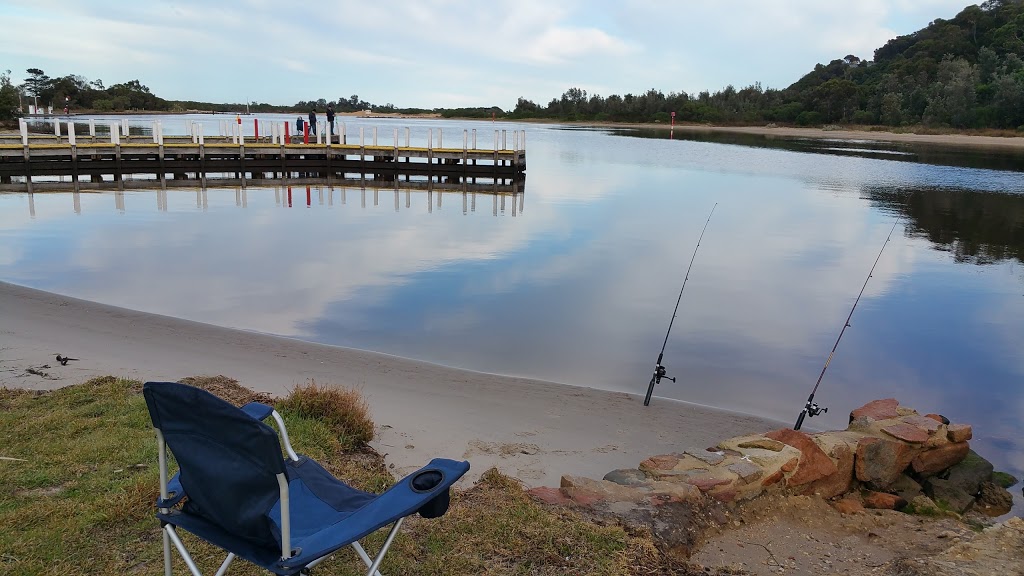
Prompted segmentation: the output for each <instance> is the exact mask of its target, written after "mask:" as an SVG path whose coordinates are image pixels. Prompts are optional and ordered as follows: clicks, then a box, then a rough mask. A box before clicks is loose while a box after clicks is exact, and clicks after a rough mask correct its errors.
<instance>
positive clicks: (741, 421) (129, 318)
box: [0, 282, 785, 486]
mask: <svg viewBox="0 0 1024 576" xmlns="http://www.w3.org/2000/svg"><path fill="white" fill-rule="evenodd" d="M56 354H62V355H64V356H70V357H72V358H77V359H78V360H77V361H73V362H69V363H68V364H67V366H61V365H60V364H59V363H57V362H56V361H55V355H56ZM29 370H31V371H33V372H36V373H35V374H33V373H31V372H29ZM219 374H222V375H225V376H228V377H231V378H235V379H237V380H238V381H239V382H240V383H241V384H243V385H245V386H248V387H250V388H252V389H254V390H258V391H265V392H270V393H272V394H284V393H286V392H287V391H288V390H289V389H290V388H291V387H293V386H295V385H296V384H301V383H304V382H306V381H307V380H309V379H310V378H314V379H316V381H317V383H321V384H335V385H345V386H351V387H356V388H358V389H360V390H362V392H363V393H364V395H365V396H366V398H367V400H368V401H369V404H370V408H371V411H372V416H373V419H374V422H376V424H377V426H378V432H379V433H378V437H377V439H376V440H375V441H374V442H373V446H374V447H375V448H376V449H377V450H378V451H380V452H381V453H382V454H386V460H387V461H388V462H389V463H391V464H394V468H395V472H396V474H401V473H403V472H408V471H411V470H413V469H415V468H417V467H419V466H421V465H423V464H425V463H426V462H427V461H429V460H430V458H432V457H438V456H443V457H449V458H465V459H467V460H469V461H470V463H471V465H472V470H471V473H470V475H469V476H468V478H467V480H469V481H472V480H473V479H475V478H476V477H478V476H479V475H480V474H481V473H482V472H483V471H485V470H487V469H488V468H490V467H491V466H497V467H498V468H499V469H500V470H501V471H503V472H505V473H507V474H510V475H513V476H515V477H517V478H520V479H521V480H523V481H524V482H525V483H526V484H527V485H529V486H540V485H548V486H551V485H557V484H558V480H559V478H560V476H561V475H562V474H575V475H584V476H590V477H594V478H601V477H602V476H603V475H604V474H605V473H607V472H609V471H611V470H613V469H616V468H635V467H636V466H637V465H638V464H639V463H640V461H641V460H643V459H644V458H647V457H648V456H651V455H654V454H661V453H668V452H678V451H681V450H684V449H687V448H700V449H703V448H706V447H708V446H712V445H714V444H716V443H717V442H718V441H719V440H720V439H723V438H726V437H729V436H734V435H738V434H744V433H750V432H758V431H765V430H770V429H774V428H780V427H783V426H785V424H782V423H779V422H773V421H770V420H765V419H760V418H756V417H752V416H748V415H744V414H738V413H733V412H726V411H721V410H716V409H712V408H707V407H702V406H697V405H693V404H687V403H683V402H678V401H672V400H665V399H660V398H655V399H654V400H653V401H652V402H651V406H649V407H644V405H643V397H642V396H637V395H630V394H624V393H615V392H607V391H602V390H596V389H593V388H583V387H576V386H567V385H564V384H555V383H551V382H543V381H538V380H528V379H523V378H510V377H505V376H498V375H493V374H484V373H479V372H471V371H466V370H459V369H454V368H449V367H445V366H439V365H436V364H430V363H426V362H419V361H414V360H409V359H404V358H399V357H395V356H389V355H386V354H378V353H374V352H367V351H361V350H353V349H347V348H340V347H336V346H326V345H321V344H313V343H309V342H302V341H298V340H293V339H288V338H279V337H275V336H268V335H264V334H258V333H252V332H245V331H240V330H231V329H227V328H221V327H217V326H212V325H208V324H202V323H198V322H191V321H186V320H180V319H176V318H171V317H167V316H160V315H155V314H147V313H142V312H135V311H131V310H126V309H123V308H116V307H112V306H106V305H103V304H97V303H94V302H88V301H85V300H79V299H76V298H70V297H66V296H60V295H57V294H52V293H48V292H42V291H39V290H34V289H31V288H24V287H20V286H15V285H12V284H7V283H3V282H0V386H3V387H8V388H15V387H17V388H32V389H53V388H58V387H61V386H67V385H71V384H77V383H80V382H83V381H85V380H87V379H89V378H91V377H94V376H104V375H114V376H123V377H128V378H134V379H138V380H142V381H147V380H178V379H180V378H183V377H186V376H213V375H219ZM646 381H647V375H645V374H638V375H637V392H638V393H642V392H644V391H645V390H646V388H645V387H646ZM642 387H643V388H644V389H643V390H641V389H640V388H642ZM299 449H301V447H300V448H299Z"/></svg>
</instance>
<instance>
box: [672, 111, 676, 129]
mask: <svg viewBox="0 0 1024 576" xmlns="http://www.w3.org/2000/svg"><path fill="white" fill-rule="evenodd" d="M672 127H673V128H675V127H676V113H675V112H673V113H672Z"/></svg>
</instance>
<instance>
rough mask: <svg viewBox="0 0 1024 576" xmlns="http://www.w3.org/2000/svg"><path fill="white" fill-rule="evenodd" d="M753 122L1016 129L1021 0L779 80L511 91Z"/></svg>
mask: <svg viewBox="0 0 1024 576" xmlns="http://www.w3.org/2000/svg"><path fill="white" fill-rule="evenodd" d="M672 112H675V113H676V119H677V120H678V121H683V122H697V123H715V124H755V123H765V122H780V123H787V124H797V125H804V126H812V125H822V124H863V125H871V124H881V125H887V126H902V125H914V124H926V125H937V126H952V127H955V128H1009V129H1019V130H1024V2H1022V0H988V1H986V2H984V3H983V4H981V5H980V6H977V5H975V6H968V7H967V8H965V9H964V10H963V11H961V12H960V13H959V14H957V15H956V17H954V18H952V19H950V20H943V19H937V20H935V21H933V22H932V23H931V24H929V25H928V26H927V27H926V28H924V29H922V30H919V31H917V32H914V33H912V34H908V35H905V36H899V37H897V38H894V39H892V40H890V41H889V42H887V43H886V44H885V45H884V46H882V47H881V48H879V49H877V50H875V53H874V60H870V61H869V60H863V59H861V58H859V57H857V56H855V55H852V54H850V55H847V56H846V57H845V58H842V59H837V60H833V61H832V62H829V63H828V64H818V65H817V66H815V68H814V70H812V71H811V72H809V73H808V74H806V75H804V77H802V78H800V79H799V80H798V81H797V82H795V83H793V84H792V85H791V86H789V87H788V88H785V89H781V90H779V89H764V88H762V87H761V85H760V84H754V85H752V86H747V87H745V88H742V89H739V90H737V89H736V88H734V87H733V86H727V87H726V88H725V89H723V90H720V91H718V92H715V93H710V92H708V91H704V92H700V93H698V94H687V93H686V92H684V91H681V92H670V93H669V94H667V95H666V94H664V93H662V92H661V91H660V90H656V89H651V90H648V91H647V92H644V93H642V94H638V95H634V94H626V95H625V96H619V95H616V94H613V95H611V96H608V97H603V96H601V95H597V94H594V95H589V96H588V94H587V92H586V90H582V89H580V88H570V89H569V90H567V91H566V92H564V93H563V94H562V95H561V97H559V98H553V99H552V100H551V101H549V102H548V103H547V105H539V104H537V103H534V102H532V101H530V100H527V99H525V98H519V101H518V102H517V103H516V106H515V108H514V109H513V111H512V113H511V114H510V115H511V116H512V117H514V118H555V119H560V120H596V121H605V120H606V121H620V122H621V121H624V122H664V123H667V122H669V121H670V118H671V113H672Z"/></svg>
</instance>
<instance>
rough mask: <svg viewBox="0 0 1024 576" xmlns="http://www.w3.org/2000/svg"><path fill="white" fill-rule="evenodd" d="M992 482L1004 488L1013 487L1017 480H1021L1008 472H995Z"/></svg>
mask: <svg viewBox="0 0 1024 576" xmlns="http://www.w3.org/2000/svg"><path fill="white" fill-rule="evenodd" d="M992 482H993V483H994V484H995V485H996V486H1001V487H1003V488H1012V487H1013V486H1014V485H1015V484H1016V483H1017V482H1019V480H1017V478H1016V477H1014V476H1013V475H1012V474H1009V473H1007V472H993V473H992Z"/></svg>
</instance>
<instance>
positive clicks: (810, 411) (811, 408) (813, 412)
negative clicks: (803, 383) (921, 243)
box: [793, 214, 903, 430]
mask: <svg viewBox="0 0 1024 576" xmlns="http://www.w3.org/2000/svg"><path fill="white" fill-rule="evenodd" d="M902 219H903V214H900V215H899V217H898V218H896V221H895V222H893V223H892V228H890V229H889V235H888V236H886V238H885V243H883V244H882V249H881V250H879V251H878V256H876V257H875V263H874V264H872V265H871V270H869V271H868V277H867V278H865V279H864V285H863V286H861V287H860V294H857V299H856V300H854V301H853V308H850V315H849V316H847V317H846V323H845V324H843V329H842V330H840V331H839V337H838V338H836V343H835V345H834V346H832V352H831V353H829V355H828V359H827V360H825V366H824V367H823V368H822V369H821V374H819V375H818V381H817V382H815V383H814V389H812V390H811V395H810V396H808V397H807V403H806V404H804V409H803V410H801V411H800V416H798V417H797V419H796V426H793V430H799V429H800V426H801V425H803V423H804V416H808V417H814V416H817V415H818V414H821V413H823V412H828V408H821V407H819V406H818V405H817V404H816V403H815V402H814V393H815V392H817V391H818V386H820V385H821V379H822V378H824V377H825V370H828V365H829V362H832V356H834V355H835V353H836V348H838V347H839V341H840V340H842V339H843V334H845V333H846V329H847V328H849V327H850V318H853V311H854V310H856V309H857V303H859V302H860V297H861V296H863V295H864V289H865V288H867V287H868V280H871V276H873V275H874V273H875V266H878V261H879V260H880V259H881V258H882V252H885V247H886V246H888V245H889V241H890V240H892V233H893V231H894V230H896V225H897V224H899V223H900V220H902Z"/></svg>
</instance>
